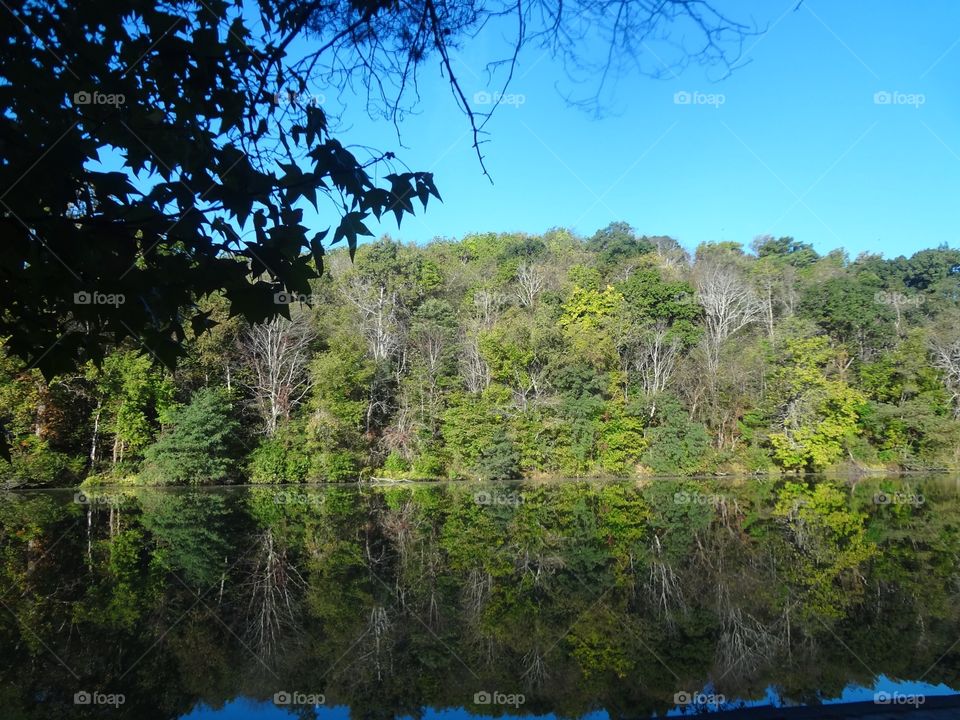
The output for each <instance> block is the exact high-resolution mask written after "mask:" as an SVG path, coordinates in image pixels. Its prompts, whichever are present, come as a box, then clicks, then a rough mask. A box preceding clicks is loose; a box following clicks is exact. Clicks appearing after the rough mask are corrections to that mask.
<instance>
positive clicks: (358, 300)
mask: <svg viewBox="0 0 960 720" xmlns="http://www.w3.org/2000/svg"><path fill="white" fill-rule="evenodd" d="M343 296H344V297H345V298H346V300H347V302H349V303H350V304H351V305H353V307H354V308H356V311H357V315H358V319H359V321H360V328H359V329H360V332H361V334H362V335H363V337H364V339H365V340H366V341H367V348H368V349H369V351H370V356H371V357H372V358H373V359H374V360H375V361H376V362H382V361H385V360H387V359H389V358H391V357H393V355H394V354H395V353H396V352H397V351H398V350H400V349H401V348H402V347H403V334H404V330H405V328H404V326H403V324H402V323H401V319H400V302H399V299H398V296H397V291H396V290H395V289H391V288H388V287H387V285H386V284H385V283H379V282H373V281H370V280H367V279H364V278H362V277H360V276H359V275H354V276H352V277H351V278H350V279H349V281H348V282H347V283H345V285H344V286H343Z"/></svg>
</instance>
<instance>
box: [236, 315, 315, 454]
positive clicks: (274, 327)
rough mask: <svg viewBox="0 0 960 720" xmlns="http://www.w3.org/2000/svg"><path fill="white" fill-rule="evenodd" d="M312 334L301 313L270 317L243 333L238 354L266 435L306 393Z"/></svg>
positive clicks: (271, 431) (308, 322)
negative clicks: (242, 361) (241, 356)
mask: <svg viewBox="0 0 960 720" xmlns="http://www.w3.org/2000/svg"><path fill="white" fill-rule="evenodd" d="M315 337H316V333H315V331H314V330H313V328H312V327H311V326H310V321H309V319H308V318H307V317H306V315H304V314H297V315H295V316H294V318H293V320H285V319H283V318H273V319H272V320H268V321H266V322H262V323H259V324H257V325H253V326H252V327H249V328H247V330H246V332H244V333H243V336H242V340H241V342H242V354H243V357H244V360H245V362H246V364H247V366H248V367H249V369H250V378H251V379H250V380H249V381H248V388H249V390H250V393H251V395H252V397H253V402H254V405H255V406H256V408H257V410H258V411H259V413H260V416H261V417H262V418H263V421H264V431H265V433H266V434H267V436H268V437H269V436H271V435H273V434H274V433H275V432H276V431H277V427H278V425H279V424H280V422H281V421H284V420H288V419H289V418H290V413H291V412H292V411H293V409H294V408H295V407H296V406H297V405H299V404H300V402H301V401H302V400H303V399H304V397H306V395H307V393H308V392H310V375H309V374H308V373H307V367H308V366H309V364H310V357H311V352H310V351H311V347H310V346H311V343H312V342H313V340H314V338H315Z"/></svg>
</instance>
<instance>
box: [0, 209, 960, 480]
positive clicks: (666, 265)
mask: <svg viewBox="0 0 960 720" xmlns="http://www.w3.org/2000/svg"><path fill="white" fill-rule="evenodd" d="M325 265H326V267H325V272H324V274H323V276H322V277H321V278H320V279H319V280H316V281H315V282H314V284H313V292H312V295H311V297H301V296H293V295H286V294H283V293H281V294H279V295H277V296H276V298H275V299H276V302H277V303H279V304H280V305H281V306H282V308H283V309H284V310H285V311H288V314H289V319H287V318H278V319H274V320H271V321H266V322H263V323H260V324H255V325H252V326H251V325H248V324H246V323H245V322H243V321H241V320H239V319H238V318H237V317H230V308H228V307H227V305H226V303H225V302H224V301H223V300H222V298H218V297H206V298H202V299H200V300H199V301H198V314H199V315H200V317H202V318H209V319H210V320H214V321H216V322H217V325H216V326H215V327H214V328H213V329H212V330H210V331H208V332H206V333H204V334H202V335H200V336H198V337H188V338H186V339H185V341H184V342H185V343H186V349H187V356H186V359H185V360H183V361H182V362H181V363H180V365H179V366H178V367H177V369H176V370H175V371H169V370H166V369H164V368H163V367H162V366H161V364H160V363H159V362H157V360H156V359H155V358H154V357H153V356H152V354H151V353H150V350H149V348H143V347H138V346H135V345H128V346H123V347H118V348H115V349H114V350H113V351H112V352H111V353H110V354H109V355H108V356H107V358H106V360H105V361H104V362H103V363H102V365H101V366H100V367H95V366H93V365H89V366H88V367H87V368H85V370H84V371H83V372H81V373H74V374H69V375H64V376H60V377H56V378H53V379H51V380H50V381H45V380H44V379H43V378H42V377H41V376H40V374H39V373H38V372H37V371H36V370H30V369H27V368H23V367H22V366H20V365H18V363H17V362H16V361H14V360H13V359H10V358H6V359H3V360H2V361H0V362H2V366H0V413H2V414H3V415H4V417H5V418H7V422H6V425H7V427H8V428H10V430H11V432H12V434H13V438H12V441H13V446H14V451H13V458H12V461H11V463H3V468H2V469H0V475H2V476H3V477H4V478H5V479H7V480H8V481H12V482H17V483H22V482H33V483H53V482H65V481H70V480H76V479H80V478H82V477H83V476H84V475H87V474H93V473H96V474H106V475H108V476H111V477H128V476H134V475H136V476H139V477H141V478H144V479H147V480H149V481H153V482H175V483H194V482H209V481H223V480H231V479H239V478H249V479H251V480H253V481H255V482H283V481H291V482H302V481H310V480H330V481H340V480H352V479H356V478H358V477H365V476H371V475H372V476H389V477H415V478H433V477H469V478H488V479H489V478H512V477H519V476H531V475H538V474H549V475H564V476H578V477H582V476H598V475H633V474H695V473H717V472H731V473H732V472H749V473H766V472H784V471H786V472H792V471H820V470H828V469H843V470H854V469H865V468H874V469H879V468H890V469H937V468H945V467H956V466H958V465H960V251H958V250H955V249H951V248H948V247H946V246H941V247H939V248H937V249H930V250H923V251H921V252H918V253H916V254H915V255H913V256H912V257H909V258H907V257H898V258H895V259H884V258H882V257H880V256H878V255H871V254H864V255H861V256H859V257H857V258H856V259H854V260H851V259H850V258H849V257H848V256H847V255H846V254H845V253H844V252H843V251H841V250H837V251H834V252H831V253H829V254H828V255H825V256H821V255H819V254H818V253H817V252H816V251H815V250H814V249H813V248H812V246H810V245H807V244H804V243H801V242H797V241H796V240H794V239H792V238H789V237H786V238H772V237H761V238H758V239H756V240H755V241H754V242H753V243H752V244H751V245H750V247H749V248H744V247H743V246H741V245H740V244H737V243H732V242H724V243H714V244H704V245H701V246H700V247H698V248H697V249H696V251H695V252H694V253H693V255H690V254H689V253H688V252H686V251H685V250H684V249H683V248H682V247H681V246H680V245H679V244H678V243H677V242H676V241H674V240H672V239H671V238H668V237H646V236H638V235H637V234H636V233H635V232H634V231H633V230H632V229H631V228H630V227H629V226H627V225H626V224H624V223H613V224H611V225H610V226H608V227H607V228H604V229H603V230H600V231H599V232H597V233H596V234H594V235H593V236H592V237H590V238H580V237H577V236H575V235H573V234H571V233H570V232H567V231H564V230H554V231H550V232H548V233H546V234H544V235H542V236H531V235H524V234H501V235H495V234H478V235H470V236H467V237H465V238H464V239H462V240H459V241H451V240H435V241H434V242H431V243H429V244H427V245H423V246H415V245H403V244H400V243H397V242H394V241H392V240H390V239H389V238H384V239H381V240H380V241H377V242H374V243H371V244H368V245H366V246H362V247H361V248H360V249H359V251H358V252H357V255H356V258H355V262H351V260H350V258H349V256H348V255H347V253H346V252H342V251H338V252H334V253H331V254H329V255H328V256H327V257H326V262H325ZM104 312H109V309H105V310H104ZM202 324H203V323H202V322H201V323H198V326H201V325H202Z"/></svg>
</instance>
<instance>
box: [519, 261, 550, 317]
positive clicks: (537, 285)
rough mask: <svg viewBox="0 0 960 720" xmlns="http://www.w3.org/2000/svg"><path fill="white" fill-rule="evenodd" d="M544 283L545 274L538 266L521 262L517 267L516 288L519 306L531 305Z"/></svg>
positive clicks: (545, 279) (545, 280)
mask: <svg viewBox="0 0 960 720" xmlns="http://www.w3.org/2000/svg"><path fill="white" fill-rule="evenodd" d="M546 284H547V278H546V275H545V274H544V273H543V271H542V270H541V269H540V268H539V267H537V266H536V265H533V264H531V263H527V262H524V263H521V264H520V267H518V268H517V288H516V295H517V302H518V303H519V304H520V307H533V305H534V304H535V303H536V302H537V296H538V295H539V294H540V293H541V292H542V291H543V288H544V286H545V285H546Z"/></svg>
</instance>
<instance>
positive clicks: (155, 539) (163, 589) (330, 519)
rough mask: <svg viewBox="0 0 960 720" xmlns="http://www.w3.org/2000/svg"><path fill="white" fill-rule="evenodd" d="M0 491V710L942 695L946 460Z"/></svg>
mask: <svg viewBox="0 0 960 720" xmlns="http://www.w3.org/2000/svg"><path fill="white" fill-rule="evenodd" d="M2 499H3V502H2V503H0V522H2V577H0V581H2V585H0V593H2V594H0V605H2V607H0V613H2V614H0V651H2V652H0V666H2V672H3V690H2V693H3V696H2V698H0V701H2V707H3V713H2V714H3V717H9V718H71V717H78V718H79V717H111V718H128V717H129V718H286V717H298V718H312V717H320V718H331V719H332V718H344V719H345V718H348V717H350V718H390V717H396V716H408V717H416V718H419V717H424V718H438V719H439V718H445V719H447V720H449V719H451V718H468V717H491V716H492V717H500V716H509V717H526V716H536V717H563V718H591V720H602V719H603V718H615V717H616V718H619V717H625V718H627V717H629V718H647V717H663V716H684V715H691V714H698V713H716V714H717V715H718V716H721V717H722V716H724V715H725V714H726V715H727V716H731V715H730V714H731V713H732V716H734V717H764V718H773V717H785V718H786V717H848V716H850V717H852V716H857V717H871V718H872V717H877V718H879V717H892V716H897V715H899V714H901V713H907V714H912V715H914V716H917V717H938V718H939V717H944V718H946V717H955V716H956V714H958V713H960V703H958V702H957V699H958V695H957V692H958V691H960V603H958V602H957V594H958V592H960V569H958V558H960V478H956V477H947V476H929V477H921V476H915V477H905V478H893V477H890V478H875V477H871V478H866V479H860V480H851V479H836V478H826V477H818V478H807V479H803V480H797V479H793V480H790V479H781V478H769V479H749V480H746V479H745V480H683V481H673V480H650V481H643V482H636V481H589V482H587V481H573V480H571V481H551V482H521V483H505V484H468V483H452V484H447V483H440V484H395V485H376V484H373V485H369V484H367V485H332V486H320V487H317V486H295V487H292V486H252V487H220V488H197V489H160V488H158V489H150V488H143V489H136V490H128V489H115V490H114V489H103V490H97V491H90V492H89V493H87V494H84V493H76V492H75V491H73V490H69V491H68V490H56V491H24V492H6V493H4V494H3V495H2ZM810 708H813V710H811V709H810Z"/></svg>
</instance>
